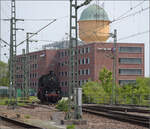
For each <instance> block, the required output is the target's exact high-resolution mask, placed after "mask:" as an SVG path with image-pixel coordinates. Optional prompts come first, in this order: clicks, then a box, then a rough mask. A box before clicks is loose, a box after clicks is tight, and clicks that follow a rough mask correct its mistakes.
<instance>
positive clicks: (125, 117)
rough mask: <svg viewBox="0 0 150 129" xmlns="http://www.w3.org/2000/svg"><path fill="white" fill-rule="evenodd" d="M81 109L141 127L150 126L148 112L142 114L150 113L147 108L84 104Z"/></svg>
mask: <svg viewBox="0 0 150 129" xmlns="http://www.w3.org/2000/svg"><path fill="white" fill-rule="evenodd" d="M125 109H126V110H125ZM127 109H128V110H127ZM83 111H84V112H88V113H91V114H95V115H99V116H105V117H109V118H111V119H115V120H119V121H124V122H129V123H132V124H136V125H140V126H143V127H149V126H150V114H149V115H147V114H146V115H143V114H142V113H145V112H146V113H150V112H149V111H148V110H142V109H141V110H140V109H137V110H136V108H135V110H134V109H133V108H129V107H128V108H127V107H126V108H125V107H117V106H106V105H105V106H100V105H96V106H94V105H92V106H90V105H86V106H85V105H84V106H83ZM132 111H133V112H132ZM136 111H137V112H136ZM135 112H136V113H135Z"/></svg>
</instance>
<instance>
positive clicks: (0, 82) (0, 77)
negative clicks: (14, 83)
mask: <svg viewBox="0 0 150 129" xmlns="http://www.w3.org/2000/svg"><path fill="white" fill-rule="evenodd" d="M0 86H9V72H8V65H7V64H6V63H4V62H2V61H0Z"/></svg>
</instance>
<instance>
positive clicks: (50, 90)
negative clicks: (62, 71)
mask: <svg viewBox="0 0 150 129" xmlns="http://www.w3.org/2000/svg"><path fill="white" fill-rule="evenodd" d="M37 97H38V99H40V101H41V102H42V103H45V102H48V103H57V102H58V100H60V99H61V88H60V85H59V81H58V78H57V77H56V74H55V73H54V71H50V72H49V74H46V75H43V76H41V77H40V78H39V82H38V94H37Z"/></svg>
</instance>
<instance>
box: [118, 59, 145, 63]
mask: <svg viewBox="0 0 150 129" xmlns="http://www.w3.org/2000/svg"><path fill="white" fill-rule="evenodd" d="M119 63H120V64H142V59H141V58H119Z"/></svg>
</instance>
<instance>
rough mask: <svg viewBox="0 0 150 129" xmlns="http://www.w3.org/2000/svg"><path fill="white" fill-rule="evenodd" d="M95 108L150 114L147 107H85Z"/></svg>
mask: <svg viewBox="0 0 150 129" xmlns="http://www.w3.org/2000/svg"><path fill="white" fill-rule="evenodd" d="M87 106H88V107H95V108H98V109H101V110H112V111H121V112H137V113H150V109H149V108H146V107H135V106H125V105H124V106H121V105H120V106H117V105H83V107H87Z"/></svg>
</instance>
